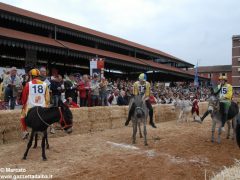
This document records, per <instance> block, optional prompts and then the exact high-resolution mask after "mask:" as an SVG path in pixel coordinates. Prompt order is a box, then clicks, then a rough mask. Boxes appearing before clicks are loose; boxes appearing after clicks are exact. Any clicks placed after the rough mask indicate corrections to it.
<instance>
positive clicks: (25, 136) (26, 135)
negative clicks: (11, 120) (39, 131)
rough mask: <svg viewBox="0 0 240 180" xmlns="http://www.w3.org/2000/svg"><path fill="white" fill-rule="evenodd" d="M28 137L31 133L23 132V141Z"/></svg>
mask: <svg viewBox="0 0 240 180" xmlns="http://www.w3.org/2000/svg"><path fill="white" fill-rule="evenodd" d="M28 136H29V132H27V131H23V133H22V139H27V138H28Z"/></svg>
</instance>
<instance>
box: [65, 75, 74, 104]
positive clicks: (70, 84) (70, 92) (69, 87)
mask: <svg viewBox="0 0 240 180" xmlns="http://www.w3.org/2000/svg"><path fill="white" fill-rule="evenodd" d="M64 87H65V90H66V91H65V98H66V99H68V98H69V97H70V98H71V99H72V101H73V102H74V103H77V83H76V82H75V78H74V76H73V74H70V75H69V79H67V80H65V81H64Z"/></svg>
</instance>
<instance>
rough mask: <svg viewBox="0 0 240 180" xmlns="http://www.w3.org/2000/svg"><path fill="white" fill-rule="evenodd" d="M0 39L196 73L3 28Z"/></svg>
mask: <svg viewBox="0 0 240 180" xmlns="http://www.w3.org/2000/svg"><path fill="white" fill-rule="evenodd" d="M0 37H6V38H10V39H17V40H21V41H29V42H32V43H38V44H42V45H49V46H54V47H58V48H68V49H70V50H74V51H80V52H84V53H91V54H97V55H99V56H104V57H110V58H114V59H119V60H123V61H127V62H131V63H134V64H139V65H145V66H150V67H153V68H157V69H159V70H166V71H171V72H176V73H181V74H188V75H193V74H194V73H191V72H187V71H184V70H181V69H178V68H175V67H170V66H167V65H164V64H159V63H156V62H153V61H148V60H142V59H136V58H134V57H130V56H126V55H121V54H117V53H113V52H109V51H104V50H100V49H95V48H90V47H86V46H82V45H78V44H73V43H69V42H65V41H59V40H57V41H56V40H54V39H51V38H47V37H43V36H38V35H33V34H29V33H24V32H20V31H15V30H12V29H7V28H2V27H0Z"/></svg>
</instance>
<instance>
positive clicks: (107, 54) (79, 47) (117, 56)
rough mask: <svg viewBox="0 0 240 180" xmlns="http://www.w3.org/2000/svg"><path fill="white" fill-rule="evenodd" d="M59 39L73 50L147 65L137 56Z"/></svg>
mask: <svg viewBox="0 0 240 180" xmlns="http://www.w3.org/2000/svg"><path fill="white" fill-rule="evenodd" d="M57 41H58V42H60V43H61V44H63V45H64V46H65V47H67V48H68V49H71V50H75V51H81V52H86V53H91V54H97V55H100V56H104V57H110V58H114V59H120V60H124V61H128V62H131V63H135V64H140V65H145V64H144V63H142V62H140V61H138V60H137V59H136V58H133V57H130V56H126V55H122V54H117V53H113V52H109V51H104V50H100V49H96V48H90V47H87V46H82V45H78V44H74V43H70V42H66V41H60V40H57Z"/></svg>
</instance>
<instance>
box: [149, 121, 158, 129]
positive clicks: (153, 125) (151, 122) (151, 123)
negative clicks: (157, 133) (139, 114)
mask: <svg viewBox="0 0 240 180" xmlns="http://www.w3.org/2000/svg"><path fill="white" fill-rule="evenodd" d="M149 124H150V125H151V126H152V127H153V128H157V126H156V125H155V124H154V122H153V121H150V122H149Z"/></svg>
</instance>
